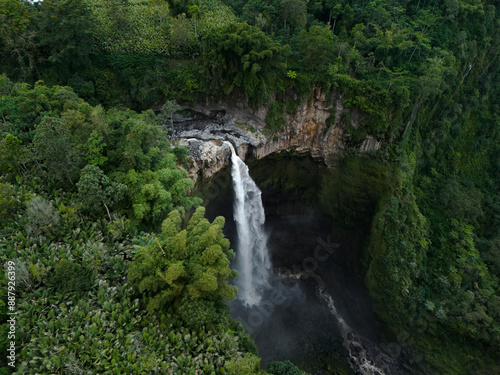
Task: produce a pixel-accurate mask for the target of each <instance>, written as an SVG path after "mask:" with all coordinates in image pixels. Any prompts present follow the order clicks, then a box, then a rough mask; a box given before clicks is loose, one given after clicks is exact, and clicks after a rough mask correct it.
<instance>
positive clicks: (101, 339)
mask: <svg viewBox="0 0 500 375" xmlns="http://www.w3.org/2000/svg"><path fill="white" fill-rule="evenodd" d="M1 78H2V80H1V82H2V86H1V89H2V103H8V106H7V104H6V105H5V106H3V107H2V116H3V123H2V132H3V136H2V141H1V145H0V150H1V153H0V167H1V170H2V177H1V180H0V191H1V193H2V194H1V199H0V213H1V217H0V221H1V232H0V236H1V238H2V243H1V253H0V257H1V261H2V265H4V264H5V265H6V264H7V261H13V262H14V265H15V266H14V268H15V286H16V288H15V290H16V306H15V311H17V312H18V313H19V315H18V316H17V322H16V337H15V342H16V348H17V349H16V350H17V358H16V371H17V373H23V374H26V373H34V372H37V373H40V372H41V373H103V374H105V373H109V374H111V373H129V374H141V373H144V372H151V371H161V372H162V373H170V374H189V373H191V374H196V373H217V374H222V373H227V372H228V371H229V370H226V369H225V368H226V367H227V368H228V369H231V368H239V367H238V366H242V365H243V364H244V363H247V362H248V363H250V362H251V363H256V364H257V366H258V363H259V359H258V358H257V357H255V355H254V354H251V353H255V351H256V350H255V346H254V345H253V343H252V341H251V339H250V338H249V336H248V335H247V334H246V333H245V332H244V331H243V328H242V327H241V325H239V324H238V323H236V322H235V321H233V320H232V319H231V318H230V317H229V314H228V309H227V306H226V304H225V300H224V298H228V299H229V298H233V297H234V296H235V293H236V289H235V287H233V286H229V285H228V284H227V280H228V279H230V278H232V277H234V276H235V271H232V270H230V268H229V260H228V256H231V254H232V251H231V250H230V249H229V241H228V240H227V239H225V238H224V236H223V234H222V227H223V225H224V219H223V218H217V219H216V220H215V221H214V223H213V224H210V223H208V221H207V220H206V219H204V218H203V215H204V209H202V208H199V209H198V210H196V212H195V213H194V214H193V215H192V217H191V218H190V219H189V221H188V222H187V228H186V230H182V231H181V230H180V226H181V224H182V222H183V220H185V219H187V218H188V217H189V215H190V213H191V209H192V208H193V207H195V206H196V205H197V204H198V202H199V199H197V198H193V197H190V196H189V195H188V191H189V190H190V188H191V187H192V182H191V180H188V179H187V178H186V177H185V176H186V171H185V170H183V169H182V167H181V166H180V162H179V161H178V160H177V155H182V154H183V153H182V152H178V151H177V150H176V149H175V148H173V147H171V145H170V144H169V143H168V141H167V140H166V136H165V132H164V130H163V126H162V125H158V124H157V122H160V120H161V119H159V118H158V119H157V118H156V117H155V115H154V114H153V113H152V112H145V113H143V114H137V113H134V112H131V111H128V110H118V109H112V110H108V111H106V110H104V109H103V108H102V107H100V106H97V107H92V106H90V105H89V104H87V103H86V102H84V101H83V100H81V99H79V98H78V97H77V96H76V95H75V94H74V93H73V92H72V91H71V89H69V88H67V87H59V86H55V87H52V88H49V87H46V86H44V85H43V84H42V83H38V84H37V85H36V86H35V87H30V86H29V85H26V84H13V83H12V82H10V81H9V80H8V79H6V78H5V77H4V76H1ZM169 212H170V215H169ZM167 216H168V218H167ZM163 219H166V220H163ZM162 222H163V225H161V224H162ZM160 225H161V227H162V231H161V233H159V234H158V236H157V235H155V234H152V233H151V232H153V231H157V230H159V228H160ZM142 230H147V231H148V232H143V231H142ZM174 243H175V244H176V245H177V246H176V247H174V246H173V244H174ZM158 246H159V247H160V248H162V249H163V248H165V249H167V251H168V254H166V253H163V254H161V253H160V258H155V260H154V263H153V265H151V264H149V265H148V264H143V262H144V261H147V260H148V259H149V258H148V256H152V255H154V254H151V253H148V252H150V251H159V250H158ZM134 254H135V255H134ZM148 254H149V255H148ZM167 255H168V258H167ZM144 257H146V258H144ZM132 259H133V260H132ZM162 261H164V262H165V263H163V266H162ZM169 265H170V267H169V268H166V267H167V266H169ZM145 266H147V268H145ZM155 266H156V267H157V268H155ZM6 267H7V266H6ZM162 267H164V268H165V269H163V268H162ZM176 267H178V268H179V267H180V269H182V272H181V273H180V274H178V275H177V274H176V275H175V276H172V275H170V274H171V273H172V272H173V273H174V274H175V269H178V268H176ZM6 269H7V268H5V270H6ZM156 269H158V271H162V272H163V273H161V272H158V273H156V271H155V270H156ZM151 272H152V274H151ZM169 272H170V274H169ZM127 274H128V275H129V279H130V283H129V282H128V281H127ZM6 275H7V273H6V272H4V268H3V266H2V271H1V286H0V297H1V299H0V301H1V303H0V314H1V318H2V328H1V329H2V340H1V342H0V344H1V349H2V351H3V352H6V348H7V346H8V341H7V335H4V333H6V332H7V330H8V327H9V326H8V324H4V323H5V321H6V319H7V316H6V312H7V307H8V304H7V302H8V298H7V296H8V293H7V287H6V285H7V280H6ZM165 277H166V278H169V277H170V278H171V279H172V280H171V281H172V282H173V283H171V284H169V283H162V282H163V280H164V278H165ZM183 283H185V286H183ZM135 284H139V288H138V289H137V288H135V287H134V286H135ZM172 290H174V293H172V294H171V297H166V298H165V299H163V298H154V297H155V295H156V296H161V297H163V296H165V295H166V294H168V293H169V292H171V291H172ZM152 307H153V308H152ZM148 308H150V309H149V310H150V313H148V312H147V310H148ZM247 352H249V353H248V354H245V353H247ZM1 365H2V370H1V371H2V373H10V371H11V370H12V369H11V368H10V367H7V363H6V358H5V356H3V357H2V362H1Z"/></svg>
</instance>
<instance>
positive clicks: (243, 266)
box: [226, 141, 271, 306]
mask: <svg viewBox="0 0 500 375" xmlns="http://www.w3.org/2000/svg"><path fill="white" fill-rule="evenodd" d="M226 143H227V144H228V145H229V147H230V148H231V162H232V169H231V175H232V178H233V187H234V195H235V202H234V220H235V221H236V230H237V233H238V242H237V248H236V269H237V271H238V277H237V278H236V286H237V287H238V298H239V299H240V300H241V301H242V302H243V303H245V304H246V305H247V306H252V305H256V304H258V303H259V302H260V298H261V294H262V291H263V289H264V288H265V287H266V286H267V278H268V276H269V274H270V270H271V262H270V260H269V255H268V252H267V245H266V243H267V236H266V234H265V233H264V222H265V214H264V207H263V205H262V199H261V191H260V190H259V188H258V187H257V185H256V184H255V182H254V181H253V180H252V178H251V177H250V175H249V174H248V167H247V166H246V164H245V163H244V162H243V161H242V160H241V159H240V158H239V157H238V155H237V154H236V151H235V149H234V147H233V145H232V144H231V143H229V142H227V141H226Z"/></svg>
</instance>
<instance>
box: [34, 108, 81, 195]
mask: <svg viewBox="0 0 500 375" xmlns="http://www.w3.org/2000/svg"><path fill="white" fill-rule="evenodd" d="M74 140H75V139H74V137H73V135H72V134H71V133H70V131H69V130H68V129H67V127H66V126H65V123H64V121H63V119H61V118H60V117H52V116H46V117H44V118H43V119H42V121H41V122H40V124H39V125H38V126H37V127H36V134H35V138H34V140H33V144H34V146H35V155H36V157H38V159H39V161H40V162H41V165H40V166H41V167H42V171H40V176H41V177H42V178H43V179H44V180H45V181H47V183H48V184H50V185H52V186H58V187H70V186H72V185H74V184H75V183H76V182H77V181H78V177H79V174H80V169H81V168H82V167H83V166H84V165H85V158H84V154H83V152H82V150H81V149H80V147H79V145H77V144H75V142H74Z"/></svg>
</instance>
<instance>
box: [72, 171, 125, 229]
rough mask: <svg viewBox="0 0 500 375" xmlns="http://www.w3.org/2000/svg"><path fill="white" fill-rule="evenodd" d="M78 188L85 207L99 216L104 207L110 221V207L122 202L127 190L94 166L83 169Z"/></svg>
mask: <svg viewBox="0 0 500 375" xmlns="http://www.w3.org/2000/svg"><path fill="white" fill-rule="evenodd" d="M76 187H77V188H78V197H79V200H80V202H81V203H82V205H83V207H84V208H85V209H87V210H88V211H89V212H91V213H92V214H94V215H98V214H99V213H100V212H101V210H102V207H103V206H104V208H105V209H106V213H107V214H108V217H109V220H110V221H111V220H112V219H111V214H110V212H109V207H111V206H112V205H113V204H115V203H116V202H119V201H120V200H122V199H123V197H124V193H125V191H126V190H127V187H126V186H125V185H123V184H119V183H116V182H114V181H111V180H110V178H109V177H108V176H106V175H105V174H104V172H103V171H102V170H101V169H100V168H99V167H98V166H97V165H92V164H88V165H87V166H86V167H85V168H83V169H82V171H81V176H80V180H79V181H78V183H77V184H76Z"/></svg>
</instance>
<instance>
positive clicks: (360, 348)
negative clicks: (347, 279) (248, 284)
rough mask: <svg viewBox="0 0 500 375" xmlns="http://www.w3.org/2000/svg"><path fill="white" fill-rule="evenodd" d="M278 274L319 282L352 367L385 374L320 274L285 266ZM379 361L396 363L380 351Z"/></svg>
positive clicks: (362, 373) (320, 294)
mask: <svg viewBox="0 0 500 375" xmlns="http://www.w3.org/2000/svg"><path fill="white" fill-rule="evenodd" d="M275 272H276V274H277V275H278V276H279V277H281V278H283V279H297V280H299V279H301V278H310V277H311V278H313V279H314V280H315V281H316V283H317V284H318V288H317V290H318V297H319V298H320V299H321V300H323V301H325V302H326V304H327V306H328V310H329V311H330V313H331V314H332V315H333V316H334V317H335V320H336V321H337V327H338V328H339V331H340V334H341V336H342V339H343V343H342V344H343V346H344V348H346V350H347V353H348V362H349V365H350V367H351V369H352V370H353V371H354V372H355V373H356V374H359V375H385V372H384V370H383V369H382V368H380V367H377V365H376V363H375V362H376V361H374V359H375V358H371V357H372V356H371V355H370V354H369V353H368V346H367V343H368V340H366V339H365V338H364V337H363V336H361V335H359V334H358V333H357V332H356V331H354V329H352V328H351V327H350V326H349V325H348V324H347V322H346V321H345V320H344V318H343V317H342V316H341V315H340V314H339V312H338V311H337V308H336V306H335V301H334V300H333V297H332V296H331V295H330V294H328V293H327V291H326V290H325V283H324V281H323V279H321V277H320V276H318V275H317V274H315V273H314V272H311V271H305V272H292V271H291V270H288V269H286V268H284V267H281V268H276V269H275ZM376 359H377V362H379V363H382V364H390V363H395V360H394V359H392V358H390V357H389V356H387V355H385V354H383V353H378V356H377V358H376Z"/></svg>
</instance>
